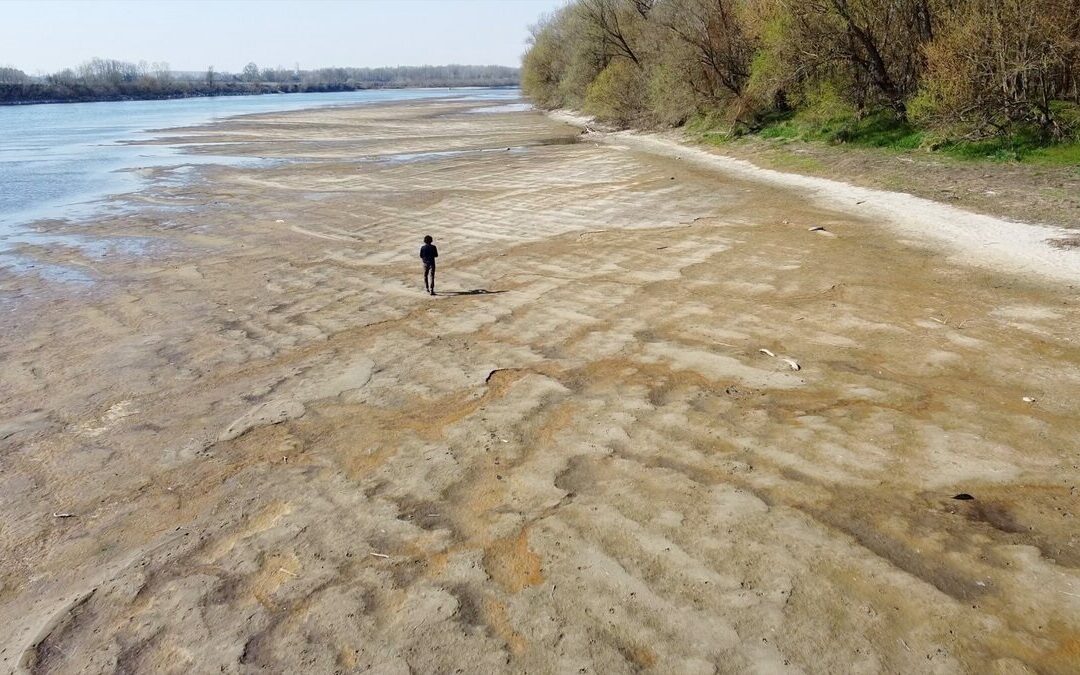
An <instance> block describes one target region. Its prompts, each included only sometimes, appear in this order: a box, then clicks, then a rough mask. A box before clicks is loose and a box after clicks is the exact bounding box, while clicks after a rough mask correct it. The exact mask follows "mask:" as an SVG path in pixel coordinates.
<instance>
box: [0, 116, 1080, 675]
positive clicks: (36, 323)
mask: <svg viewBox="0 0 1080 675" xmlns="http://www.w3.org/2000/svg"><path fill="white" fill-rule="evenodd" d="M467 108H468V105H467V104H457V103H445V102H443V103H438V102H437V103H418V104H408V105H395V106H372V107H368V108H355V109H332V110H319V111H307V112H302V113H290V114H283V115H270V116H257V117H248V118H241V119H238V120H234V121H229V122H225V123H223V124H222V125H219V126H218V127H217V128H216V129H215V130H212V131H209V132H208V131H206V130H199V132H198V138H199V142H200V143H201V144H202V145H201V146H200V148H203V149H206V150H208V151H213V145H214V143H215V142H216V141H223V142H224V141H228V142H235V143H237V145H235V146H230V151H232V152H237V153H241V154H251V155H256V156H259V155H272V156H274V157H280V158H288V159H290V160H298V161H286V162H282V163H277V164H271V165H266V166H259V167H254V168H244V169H240V168H235V167H233V168H207V169H203V170H201V171H200V172H199V173H198V174H197V177H196V179H195V180H194V181H193V182H192V183H184V184H177V183H175V182H172V183H169V182H161V183H155V184H154V185H153V186H152V187H151V188H150V189H149V190H148V191H147V194H146V195H145V196H146V197H150V198H153V200H155V202H154V203H151V202H147V205H146V206H144V207H143V208H142V209H140V210H139V211H138V212H137V214H136V215H135V216H132V217H115V218H103V219H101V220H99V221H97V222H95V223H92V224H89V225H87V226H85V227H86V228H87V229H86V230H84V231H88V232H91V233H94V234H97V235H99V236H111V237H123V236H136V235H137V236H151V237H153V238H155V240H156V241H157V242H158V244H157V248H156V249H155V251H157V253H156V254H154V255H149V256H144V257H132V256H128V257H122V256H110V257H108V258H105V259H102V260H94V261H88V260H82V259H80V258H79V257H78V254H77V253H76V252H71V251H59V250H57V251H53V252H39V253H40V255H41V256H42V257H43V258H44V259H45V260H46V261H47V262H52V263H57V264H70V263H81V264H86V265H87V266H89V269H91V270H92V271H93V274H94V278H95V279H96V281H95V283H94V284H92V285H90V286H89V287H81V288H79V289H75V290H72V289H64V288H58V287H56V286H55V285H51V284H46V283H43V282H40V281H38V280H35V279H34V278H33V277H26V276H18V277H12V276H8V277H4V278H0V284H2V287H3V288H4V290H5V291H10V292H11V293H12V294H13V295H17V296H18V297H19V304H18V305H17V306H15V308H14V311H12V312H10V313H9V316H12V317H14V318H13V319H12V320H11V321H10V322H7V323H5V325H4V327H3V328H2V331H3V332H2V336H3V338H2V339H3V343H2V345H3V347H2V349H3V353H4V374H5V377H4V381H3V384H2V386H0V409H2V411H3V418H4V419H5V420H6V421H5V423H4V426H3V427H0V437H2V440H0V442H2V443H3V448H4V451H3V453H2V455H0V468H2V473H0V510H2V512H3V519H2V523H3V525H2V528H0V560H2V562H3V565H2V577H0V583H2V587H0V603H2V604H0V627H2V630H0V633H2V634H4V635H7V636H9V637H8V638H6V639H5V640H4V641H3V643H2V644H0V668H2V669H5V670H19V669H26V670H32V671H37V672H53V671H56V672H101V671H115V670H155V671H157V670H162V671H169V672H172V671H176V672H180V671H185V672H186V671H191V670H196V671H209V670H219V669H220V670H223V671H227V672H238V671H244V672H247V671H254V670H262V669H269V670H272V671H281V672H285V671H297V670H301V669H303V670H315V671H342V672H353V671H361V670H367V669H375V670H377V671H379V672H410V671H413V670H415V671H423V672H444V671H446V672H451V671H456V670H457V669H461V668H464V669H466V670H471V671H482V672H489V671H496V672H499V671H506V672H525V671H527V672H582V671H584V672H593V671H602V672H636V671H640V670H649V669H652V670H655V671H657V672H737V671H746V670H755V671H793V672H794V671H803V672H851V671H860V672H879V671H883V670H891V671H904V672H911V671H917V672H928V671H929V672H971V671H994V670H996V671H999V672H1028V671H1031V672H1069V671H1070V670H1071V669H1073V668H1074V667H1075V665H1076V663H1077V652H1076V649H1077V648H1076V645H1077V644H1078V635H1080V624H1078V620H1077V617H1080V573H1078V571H1077V566H1078V564H1080V540H1078V539H1077V537H1076V532H1077V530H1078V528H1077V526H1076V517H1077V515H1078V506H1077V504H1078V496H1077V493H1076V491H1077V489H1078V487H1077V478H1078V475H1080V466H1078V464H1080V455H1078V453H1080V446H1078V439H1080V422H1078V421H1077V418H1076V415H1075V412H1076V410H1075V401H1076V400H1080V339H1078V337H1077V336H1078V335H1080V330H1078V328H1080V308H1078V305H1077V301H1076V296H1075V292H1074V291H1075V289H1069V288H1067V287H1066V286H1064V285H1057V286H1052V285H1049V284H1047V283H1045V282H1043V281H1040V280H1037V279H1026V278H1022V277H1017V276H1009V275H1007V274H1004V273H999V272H995V271H992V270H987V269H981V268H976V267H961V266H958V265H956V264H954V263H952V262H949V261H948V260H947V259H946V257H945V256H944V255H942V254H940V253H937V252H936V251H934V250H933V249H931V248H929V247H926V246H921V247H912V246H909V245H906V244H904V243H901V242H899V241H898V240H897V239H896V237H895V236H893V235H892V233H891V232H890V230H888V229H887V228H885V227H883V226H882V225H881V224H880V223H877V222H874V221H872V220H868V219H866V218H859V217H856V216H852V215H848V214H847V213H845V212H843V211H842V210H829V209H827V208H824V207H821V206H815V205H813V204H811V203H808V202H807V200H805V199H804V198H802V197H801V196H800V195H797V194H792V193H790V192H788V191H786V190H785V189H782V188H779V187H776V186H769V185H762V184H757V183H753V182H748V181H744V180H739V179H733V178H731V177H728V176H724V175H721V174H717V173H715V172H713V171H710V170H708V169H707V168H705V167H702V166H694V165H689V164H688V163H686V162H681V161H678V160H675V159H673V158H668V157H658V156H654V155H650V154H647V153H643V152H638V151H636V150H625V149H622V150H620V149H615V148H612V147H608V146H604V145H594V144H592V143H575V144H567V143H562V142H553V141H552V139H569V138H575V137H576V136H577V133H578V132H577V130H576V129H573V128H571V127H568V126H566V125H561V124H557V123H555V122H552V121H550V120H547V119H545V118H544V117H542V116H540V115H538V114H532V113H525V112H517V113H503V114H491V115H475V114H469V113H467V112H465V110H466V109H467ZM500 148H502V150H501V151H500V150H499V149H500ZM505 148H511V150H506V149H505ZM488 150H490V152H488ZM445 151H455V152H456V151H467V152H461V153H457V154H434V155H424V156H421V157H415V156H410V157H406V158H405V159H402V158H401V155H415V154H416V153H442V152H445ZM158 202H160V204H157V203H158ZM155 204H157V205H155ZM191 204H198V205H200V206H199V208H191V206H190V205H191ZM821 223H826V224H827V227H828V230H829V231H830V232H831V233H833V234H835V235H836V236H834V237H825V236H820V235H819V234H817V233H814V232H811V231H809V227H811V226H813V225H817V224H821ZM54 227H57V228H60V227H62V225H60V224H56V225H54ZM427 233H430V234H432V235H433V236H435V238H436V241H437V243H438V244H439V245H440V250H441V251H442V252H443V257H442V258H440V261H441V262H442V263H443V265H442V267H441V268H440V271H439V287H440V290H441V291H443V292H444V294H443V295H441V296H439V297H436V298H430V297H427V296H425V295H423V294H422V293H421V290H420V288H421V284H420V278H419V277H420V270H419V269H417V267H418V264H417V262H416V261H415V260H414V258H415V249H416V248H417V247H418V245H419V239H420V237H421V236H422V235H423V234H427ZM761 349H766V350H768V351H769V352H771V353H773V354H776V356H775V357H770V356H768V355H767V354H764V353H762V352H761V351H759V350H761ZM781 357H783V358H791V359H793V360H795V361H797V363H798V364H799V365H800V366H801V369H800V370H798V371H794V370H792V369H791V367H790V366H789V365H787V364H786V363H785V362H784V361H782V360H781ZM1025 399H1030V400H1025ZM282 405H284V407H282ZM273 406H277V407H273ZM260 411H261V412H260ZM230 430H231V431H230ZM958 493H969V494H971V495H973V496H974V497H975V499H974V500H970V501H963V500H956V499H953V496H954V495H956V494H958ZM54 513H70V514H73V515H72V516H71V517H56V516H54V515H53V514H54Z"/></svg>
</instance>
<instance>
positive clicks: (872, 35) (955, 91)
mask: <svg viewBox="0 0 1080 675" xmlns="http://www.w3.org/2000/svg"><path fill="white" fill-rule="evenodd" d="M522 88H523V89H524V91H525V93H526V94H528V95H529V96H530V97H532V98H533V100H534V101H536V102H537V103H538V104H540V105H542V106H547V107H561V106H566V107H573V108H578V109H583V110H585V111H587V112H589V113H592V114H594V115H597V116H598V117H600V118H603V119H606V120H608V121H611V122H615V123H617V124H622V125H679V124H682V123H685V122H687V121H689V120H691V119H698V120H700V119H701V118H702V117H705V118H708V119H710V120H711V122H712V123H713V125H714V126H716V127H718V128H727V129H729V130H730V132H734V133H739V132H740V131H753V130H754V129H755V127H758V128H760V126H761V125H762V124H766V123H768V122H769V120H771V119H776V117H777V116H782V115H789V116H791V115H803V116H805V117H807V118H813V119H818V120H829V119H834V120H835V119H843V118H845V117H848V118H856V119H857V118H859V117H861V116H868V115H887V116H888V117H890V118H891V119H894V120H896V121H897V122H899V123H902V124H904V125H910V126H911V127H912V128H916V129H918V130H933V132H934V133H935V134H938V135H939V136H940V137H943V138H960V139H969V140H974V139H980V138H989V137H993V136H998V135H1007V134H1014V133H1037V134H1039V135H1040V136H1042V137H1044V138H1048V139H1053V140H1067V139H1070V138H1071V139H1076V138H1078V137H1080V105H1078V104H1080V0H573V1H572V2H570V3H569V4H568V5H567V6H565V7H564V8H562V9H561V10H559V11H557V12H555V13H554V14H553V15H551V16H548V17H546V18H544V19H542V20H541V22H540V23H539V25H537V26H535V27H534V28H533V37H532V41H531V46H530V48H529V50H528V52H527V54H526V56H525V59H524V63H523V67H522Z"/></svg>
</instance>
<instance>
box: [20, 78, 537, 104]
mask: <svg viewBox="0 0 1080 675" xmlns="http://www.w3.org/2000/svg"><path fill="white" fill-rule="evenodd" d="M9 86H17V85H9ZM520 86H521V85H520V83H517V84H462V85H456V86H453V85H438V84H428V85H385V86H364V87H341V88H336V89H335V88H324V89H318V88H314V89H304V90H300V89H297V90H294V91H286V90H281V89H266V90H261V91H218V92H214V93H176V94H169V95H162V96H124V95H113V96H91V97H86V98H68V99H40V100H36V99H35V100H22V101H13V100H7V99H4V100H0V108H3V107H18V106H31V105H64V104H68V103H128V102H133V101H177V100H182V99H193V98H230V97H233V96H271V95H289V94H344V93H351V92H361V91H395V90H399V89H422V90H426V89H446V90H448V91H454V90H457V89H519V88H520Z"/></svg>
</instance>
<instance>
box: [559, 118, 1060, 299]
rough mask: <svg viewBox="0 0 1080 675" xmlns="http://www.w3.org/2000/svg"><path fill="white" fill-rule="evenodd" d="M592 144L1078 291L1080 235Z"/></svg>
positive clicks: (817, 180) (730, 161)
mask: <svg viewBox="0 0 1080 675" xmlns="http://www.w3.org/2000/svg"><path fill="white" fill-rule="evenodd" d="M548 114H549V115H550V116H551V117H552V118H553V119H556V120H559V121H562V122H565V123H567V124H572V125H574V126H578V127H581V128H583V129H590V128H591V127H590V126H589V125H593V126H595V123H594V122H593V120H592V118H591V117H588V116H584V115H580V114H576V113H573V112H569V111H553V112H551V113H548ZM586 138H588V140H591V141H599V142H603V143H609V144H613V145H617V146H623V147H627V148H634V149H638V150H642V151H645V152H652V153H656V154H660V155H663V156H667V157H675V158H677V159H686V160H689V161H692V162H695V163H698V164H700V165H703V166H708V167H710V168H712V169H714V170H716V171H718V172H720V173H723V174H726V175H732V176H739V177H743V178H749V179H751V180H758V181H762V182H766V183H769V184H772V185H778V186H783V187H787V188H792V189H795V190H799V191H800V192H801V193H803V194H805V195H807V196H808V197H809V198H810V199H812V200H814V202H815V203H816V204H818V205H820V206H823V207H829V208H837V209H842V210H845V211H847V212H848V213H851V214H853V215H856V216H860V217H865V218H870V219H873V220H875V221H877V222H884V223H888V224H889V225H890V226H891V227H892V229H893V230H894V231H895V232H896V233H897V234H898V235H901V236H907V237H915V238H916V239H915V241H917V242H925V243H927V244H932V245H934V246H936V247H937V248H938V249H940V250H943V251H944V252H946V253H947V254H948V255H949V258H950V259H951V260H956V261H959V262H963V263H966V264H970V265H975V266H979V267H982V268H986V269H992V270H997V271H1009V272H1013V273H1016V274H1021V275H1028V276H1034V277H1041V278H1043V279H1046V280H1050V281H1055V282H1064V283H1070V284H1075V283H1080V250H1076V249H1074V250H1070V249H1068V248H1065V247H1060V246H1055V245H1054V243H1053V242H1054V241H1055V240H1058V241H1060V240H1069V239H1071V238H1072V237H1075V236H1076V231H1075V230H1070V229H1068V228H1064V227H1056V226H1052V225H1044V224H1034V223H1025V222H1020V221H1015V220H1009V219H1005V218H999V217H995V216H990V215H985V214H979V213H974V212H971V211H967V210H964V209H961V208H958V207H955V206H952V205H949V204H945V203H942V202H938V201H934V200H930V199H926V198H924V197H918V196H915V195H911V194H907V193H901V192H890V191H886V190H880V189H875V188H869V187H861V186H857V185H853V184H850V183H846V182H842V181H837V180H833V179H829V178H821V177H815V176H808V175H806V174H801V173H797V172H791V171H778V170H775V169H769V168H762V167H760V166H758V165H756V164H754V163H753V162H752V161H748V160H745V159H738V158H734V157H729V156H726V155H724V154H723V153H722V151H712V150H709V149H707V148H705V147H702V146H696V145H691V144H690V143H688V142H686V141H684V140H680V139H678V138H673V137H672V136H670V135H665V134H661V133H648V132H639V131H615V132H612V131H598V132H588V133H587V136H586Z"/></svg>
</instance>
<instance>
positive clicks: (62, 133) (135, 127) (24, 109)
mask: <svg viewBox="0 0 1080 675" xmlns="http://www.w3.org/2000/svg"><path fill="white" fill-rule="evenodd" d="M519 95H520V92H519V91H518V90H516V89H455V90H446V89H393V90H381V91H356V92H341V93H332V94H277V95H275V94H268V95H263V96H219V97H214V98H189V99H176V100H169V101H117V102H107V103H63V104H49V105H27V106H0V252H3V251H4V250H5V249H9V248H10V247H11V246H13V245H15V244H19V243H24V242H34V243H47V242H45V241H44V238H43V237H41V236H40V235H35V234H34V233H33V231H32V230H31V229H30V228H28V227H27V225H28V224H30V223H32V222H33V221H35V220H41V219H45V218H69V219H79V218H85V217H87V216H89V215H91V214H92V213H93V212H94V210H95V209H96V208H99V207H100V206H101V200H102V199H103V198H104V197H106V196H108V195H115V194H122V193H126V192H132V191H134V190H137V189H138V188H139V185H140V179H139V177H138V175H137V174H136V173H134V172H132V171H130V169H134V168H140V167H151V166H175V165H180V164H194V163H226V162H229V161H230V160H229V159H228V158H224V157H216V158H215V157H206V156H201V155H183V154H181V150H180V149H178V148H170V147H168V146H153V145H145V146H139V145H129V144H127V143H124V141H138V140H140V139H149V138H152V137H153V136H154V135H155V134H154V133H153V132H154V130H162V129H168V128H170V127H180V126H192V125H196V124H206V123H210V122H214V121H216V120H220V119H222V118H225V117H231V116H234V115H244V114H250V113H263V112H278V111H286V110H299V109H303V108H315V107H322V106H331V105H355V104H361V103H376V102H386V101H409V100H416V99H424V98H436V97H447V96H452V97H455V98H466V99H471V100H476V101H479V102H491V103H492V104H498V103H500V102H503V101H511V100H514V99H517V98H518V96H519ZM0 262H2V261H0ZM9 262H10V261H9Z"/></svg>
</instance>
